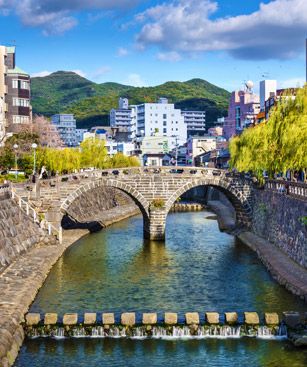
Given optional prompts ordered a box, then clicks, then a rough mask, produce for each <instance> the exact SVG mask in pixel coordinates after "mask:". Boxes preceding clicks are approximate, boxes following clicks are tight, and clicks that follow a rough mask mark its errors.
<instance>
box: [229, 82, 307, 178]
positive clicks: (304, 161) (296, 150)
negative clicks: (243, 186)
mask: <svg viewBox="0 0 307 367" xmlns="http://www.w3.org/2000/svg"><path fill="white" fill-rule="evenodd" d="M229 149H230V156H231V161H230V164H231V166H232V167H235V168H236V169H237V170H238V171H252V172H253V173H254V174H256V175H257V176H258V178H261V177H262V174H263V171H267V172H268V175H269V177H274V174H276V173H285V172H286V171H288V170H292V171H300V170H302V171H304V172H305V177H306V171H307V154H306V152H307V84H306V85H305V87H303V88H300V89H298V91H297V93H296V97H295V98H294V96H292V95H291V94H290V93H289V92H285V94H284V95H283V96H282V97H281V100H280V101H279V102H278V103H277V105H276V106H275V108H274V109H273V110H272V113H271V115H270V117H269V119H268V120H267V121H265V122H263V123H261V124H259V125H256V126H255V127H251V128H249V129H246V130H244V131H243V133H242V135H241V136H239V137H235V138H233V139H232V140H231V141H230V145H229Z"/></svg>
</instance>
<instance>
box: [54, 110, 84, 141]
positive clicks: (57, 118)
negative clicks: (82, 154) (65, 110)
mask: <svg viewBox="0 0 307 367" xmlns="http://www.w3.org/2000/svg"><path fill="white" fill-rule="evenodd" d="M51 122H52V123H53V124H54V125H55V126H56V128H57V130H58V132H59V134H60V137H61V139H62V141H63V143H64V144H65V145H66V146H67V147H75V146H76V145H77V144H78V142H77V137H76V120H75V118H74V115H73V114H56V115H53V116H51Z"/></svg>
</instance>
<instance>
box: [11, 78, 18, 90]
mask: <svg viewBox="0 0 307 367" xmlns="http://www.w3.org/2000/svg"><path fill="white" fill-rule="evenodd" d="M12 87H13V88H18V80H17V79H13V80H12Z"/></svg>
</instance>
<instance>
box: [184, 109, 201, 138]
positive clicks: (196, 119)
mask: <svg viewBox="0 0 307 367" xmlns="http://www.w3.org/2000/svg"><path fill="white" fill-rule="evenodd" d="M181 113H182V115H183V117H184V122H185V123H186V125H187V130H188V132H187V134H188V136H193V135H198V136H203V135H205V133H206V112H205V111H182V112H181Z"/></svg>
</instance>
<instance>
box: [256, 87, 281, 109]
mask: <svg viewBox="0 0 307 367" xmlns="http://www.w3.org/2000/svg"><path fill="white" fill-rule="evenodd" d="M259 89H260V111H261V112H263V111H264V110H265V102H266V101H267V100H268V99H269V98H270V97H272V96H274V95H275V94H276V90H277V81H276V80H261V81H260V88H259Z"/></svg>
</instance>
